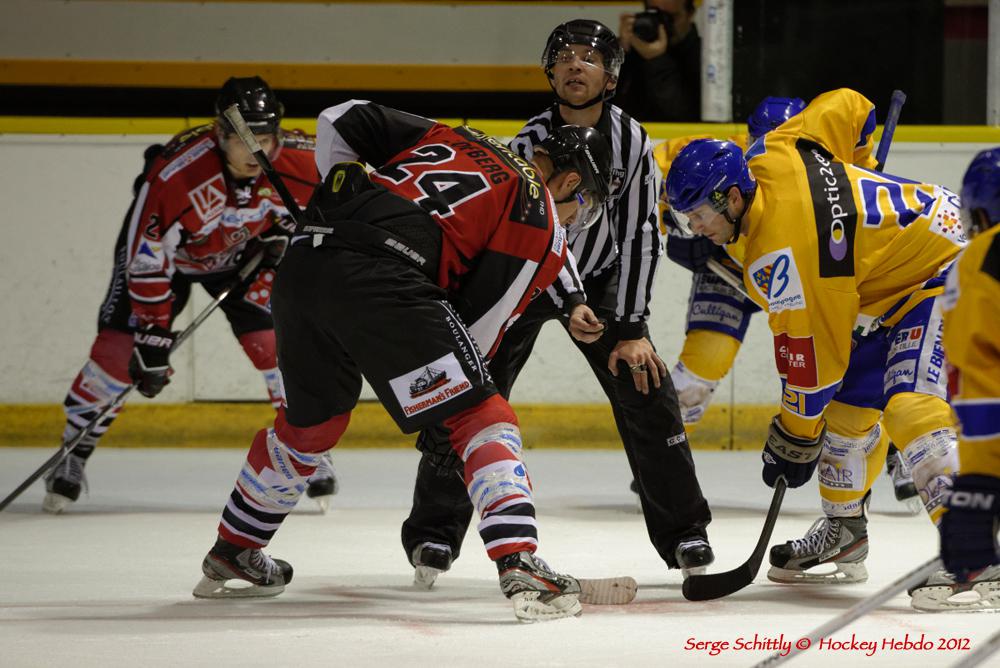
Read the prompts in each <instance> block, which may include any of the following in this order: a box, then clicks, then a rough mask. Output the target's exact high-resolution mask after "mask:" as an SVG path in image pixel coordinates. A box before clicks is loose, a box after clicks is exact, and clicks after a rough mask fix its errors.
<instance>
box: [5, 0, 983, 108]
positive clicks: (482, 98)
mask: <svg viewBox="0 0 1000 668" xmlns="http://www.w3.org/2000/svg"><path fill="white" fill-rule="evenodd" d="M734 12H735V16H734V35H733V37H734V45H733V47H734V49H733V52H734V56H735V63H734V76H733V118H734V120H736V121H737V122H739V121H742V120H743V119H745V118H746V117H747V115H748V114H749V113H750V111H751V110H752V109H753V107H754V106H755V105H756V104H757V102H759V101H760V100H761V99H762V98H763V97H765V96H767V95H781V96H795V97H801V98H804V99H805V100H807V101H808V100H809V99H811V98H812V97H814V96H815V95H816V94H818V93H821V92H823V91H826V90H830V89H833V88H839V87H842V86H848V87H851V88H855V89H857V90H859V91H860V92H861V93H863V94H864V95H865V96H867V97H868V98H869V99H871V100H872V101H873V102H874V103H875V104H876V107H877V109H878V110H879V114H878V120H879V122H882V121H883V120H884V116H883V114H884V110H885V108H886V107H887V106H888V101H889V98H890V95H891V93H892V91H893V89H896V88H899V89H901V90H903V91H904V92H905V93H906V94H907V103H906V107H905V108H904V110H903V115H902V117H901V122H902V123H904V124H940V123H944V124H982V123H984V122H985V118H986V59H987V50H986V32H987V26H988V14H987V6H986V3H985V1H984V2H981V3H979V4H976V5H972V6H970V5H968V4H962V5H952V4H951V2H946V1H945V0H808V1H802V0H739V2H736V3H735V10H734ZM278 94H279V96H280V98H281V100H282V101H283V102H284V104H285V108H286V114H287V115H288V116H292V117H310V116H315V115H316V114H317V113H318V111H319V110H321V109H324V108H326V107H328V106H330V105H332V104H336V103H338V102H340V101H343V100H347V99H351V98H362V99H368V100H372V101H376V102H379V103H382V104H387V105H390V106H394V107H398V108H402V109H406V110H407V111H411V112H414V113H418V114H421V115H425V116H430V117H435V118H511V119H524V118H528V117H530V116H531V115H533V114H535V113H537V112H538V110H539V109H540V108H542V107H544V106H546V105H547V104H549V103H550V101H551V96H550V95H549V94H547V93H544V92H541V93H536V92H532V93H480V92H460V91H456V92H431V93H428V92H426V91H420V90H415V91H343V90H311V91H309V90H305V91H304V90H281V89H278ZM0 99H2V100H3V106H2V112H0V113H3V114H6V115H21V116H31V115H39V116H119V117H152V116H167V117H172V116H210V115H212V112H213V105H214V100H215V90H210V89H194V88H192V89H176V88H114V87H72V86H62V87H56V86H0Z"/></svg>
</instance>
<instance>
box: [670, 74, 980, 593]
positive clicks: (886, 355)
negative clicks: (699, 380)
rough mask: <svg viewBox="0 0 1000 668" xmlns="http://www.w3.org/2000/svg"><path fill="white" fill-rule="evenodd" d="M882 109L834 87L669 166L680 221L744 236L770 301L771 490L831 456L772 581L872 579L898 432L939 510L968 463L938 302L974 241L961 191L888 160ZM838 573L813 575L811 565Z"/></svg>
mask: <svg viewBox="0 0 1000 668" xmlns="http://www.w3.org/2000/svg"><path fill="white" fill-rule="evenodd" d="M874 111H875V110H874V105H872V103H871V102H870V101H868V100H867V99H866V98H865V97H864V96H862V95H861V94H859V93H857V92H855V91H852V90H847V89H841V90H836V91H832V92H829V93H825V94H823V95H820V96H819V97H817V98H816V99H815V100H813V101H812V102H811V103H810V104H809V105H808V106H807V107H806V109H805V110H803V111H802V113H800V114H798V115H797V116H795V117H793V118H791V119H789V120H788V121H787V122H786V123H784V124H782V125H781V126H780V127H778V128H777V129H775V130H773V131H772V132H770V133H768V134H767V135H765V137H764V139H763V140H762V141H758V142H756V143H755V144H753V145H752V146H751V147H750V149H749V150H748V151H747V153H746V155H745V156H744V153H743V151H742V150H740V148H739V147H738V146H736V145H735V144H732V143H731V142H721V141H716V140H699V141H695V142H692V143H691V144H690V145H688V146H687V147H686V148H685V149H684V150H682V151H681V153H680V154H679V155H678V156H677V158H676V159H675V161H674V164H673V165H672V166H671V169H670V172H669V174H668V176H667V196H668V199H669V203H670V206H671V209H672V210H673V215H674V217H675V219H677V220H678V221H679V223H680V224H682V225H688V226H690V229H691V231H692V232H693V233H695V234H701V235H703V236H706V237H708V238H710V239H711V240H712V241H713V242H714V243H716V244H718V245H723V244H727V243H732V242H734V241H736V240H737V239H740V238H741V237H745V242H744V243H745V244H746V251H745V257H744V270H743V281H744V284H745V286H746V288H747V290H748V292H749V294H750V296H751V298H752V299H753V300H754V302H755V303H757V304H758V305H759V306H760V307H761V308H763V309H764V310H766V311H767V312H768V323H769V325H770V327H771V330H772V333H773V335H774V350H775V363H776V365H777V368H778V372H779V375H780V376H781V384H782V402H781V409H780V412H779V414H778V415H776V416H775V417H774V419H773V420H772V422H771V425H770V429H769V434H768V438H767V441H766V443H765V445H764V451H763V454H762V459H763V462H764V467H763V478H764V481H765V482H766V483H767V484H768V485H769V486H772V487H773V486H774V485H776V484H777V482H778V480H779V478H784V479H785V481H786V482H787V484H788V486H789V487H799V486H801V485H803V484H804V483H805V482H807V481H808V480H809V479H810V478H811V477H812V474H813V472H814V471H815V470H816V468H817V466H818V467H819V471H820V472H819V482H820V491H821V495H822V498H823V510H824V513H825V517H823V518H821V519H820V520H819V521H817V522H816V523H815V524H814V525H813V527H812V528H811V529H810V530H809V531H808V532H807V534H806V536H805V537H804V538H802V539H798V540H793V541H789V542H787V543H785V544H784V545H778V546H775V547H774V548H772V550H771V565H772V568H771V571H770V573H769V574H768V575H769V577H770V578H771V579H774V580H777V581H780V582H816V581H824V582H860V581H864V580H865V579H867V570H866V569H865V566H864V560H865V558H866V556H867V551H868V534H867V519H866V516H865V512H866V500H867V497H868V492H869V490H870V488H871V485H872V483H873V482H874V479H875V477H876V476H877V475H878V473H879V472H880V471H881V468H882V462H883V461H884V458H885V453H886V448H887V447H888V437H887V435H886V434H885V433H883V430H882V429H881V427H880V425H879V420H880V418H882V416H883V411H884V412H885V416H884V425H885V431H887V432H888V433H889V435H891V437H892V440H893V441H894V442H895V443H897V444H898V445H899V446H900V450H901V451H902V452H903V455H904V457H905V459H906V460H907V461H908V463H909V464H910V465H911V469H912V472H913V477H914V481H915V483H916V486H917V489H918V490H919V493H920V496H921V499H922V501H923V503H924V506H925V508H926V509H927V512H928V514H929V515H930V517H931V519H932V520H934V521H935V522H937V521H938V519H939V518H940V515H941V513H942V511H943V506H942V502H943V492H945V491H946V490H947V489H948V487H949V485H950V479H951V478H950V476H951V474H952V473H953V472H954V471H955V470H956V469H957V455H956V452H955V435H954V430H953V428H952V419H951V414H950V409H949V407H948V404H947V402H946V400H945V397H946V389H945V377H944V356H943V352H942V348H941V318H940V314H939V312H938V311H936V310H935V308H934V306H935V302H936V301H937V299H938V298H939V296H940V294H941V292H942V291H943V284H944V278H945V275H946V273H947V270H948V268H949V267H950V265H951V263H952V261H953V260H954V258H955V256H956V255H957V254H958V252H959V251H960V250H961V248H962V246H963V245H964V244H965V235H964V232H963V230H962V226H961V223H960V222H959V206H958V197H957V196H956V195H955V194H954V193H951V192H949V191H947V190H946V189H944V188H941V187H939V186H935V185H930V184H922V183H918V182H914V181H911V180H909V179H903V178H900V177H896V176H890V175H887V174H882V173H879V172H876V171H874V170H873V169H872V168H873V167H874V166H875V160H874V159H873V157H872V155H871V150H872V138H871V135H872V132H873V131H874V129H875V114H874ZM820 564H833V565H834V566H836V571H835V572H832V573H824V574H815V573H811V572H807V571H808V570H809V569H810V568H812V567H813V566H817V565H820Z"/></svg>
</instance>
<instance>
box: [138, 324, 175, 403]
mask: <svg viewBox="0 0 1000 668" xmlns="http://www.w3.org/2000/svg"><path fill="white" fill-rule="evenodd" d="M173 345H174V334H173V332H170V331H169V330H166V329H164V328H163V327H160V326H158V325H150V326H149V327H147V328H146V329H142V330H138V331H136V333H135V337H134V346H133V348H132V359H131V360H129V363H128V375H129V376H130V377H131V378H132V381H133V382H134V383H135V384H136V389H137V390H139V393H140V394H141V395H142V396H144V397H150V398H152V397H155V396H156V395H157V394H159V393H160V391H161V390H163V388H164V387H166V386H167V384H169V383H170V375H171V374H172V373H173V372H174V370H173V369H171V368H170V348H171V347H172V346H173Z"/></svg>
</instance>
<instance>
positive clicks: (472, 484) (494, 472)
mask: <svg viewBox="0 0 1000 668" xmlns="http://www.w3.org/2000/svg"><path fill="white" fill-rule="evenodd" d="M466 481H467V485H468V489H469V498H470V499H471V500H472V503H473V505H474V506H475V507H476V510H477V511H479V515H480V517H482V518H484V519H485V518H486V517H488V516H489V515H491V514H495V513H498V512H500V511H503V510H504V509H506V508H509V507H511V506H516V505H520V504H529V505H530V504H531V503H532V496H531V482H530V481H529V480H528V472H527V471H525V470H524V464H523V463H522V462H521V461H520V460H518V459H501V460H499V461H495V462H492V463H490V464H487V465H485V466H480V467H478V468H476V469H475V470H473V471H469V469H468V467H466Z"/></svg>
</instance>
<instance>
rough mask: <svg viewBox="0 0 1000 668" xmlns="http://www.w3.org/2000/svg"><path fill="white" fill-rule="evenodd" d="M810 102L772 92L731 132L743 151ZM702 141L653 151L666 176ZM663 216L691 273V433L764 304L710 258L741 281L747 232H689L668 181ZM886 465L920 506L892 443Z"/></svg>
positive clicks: (671, 252) (681, 372)
mask: <svg viewBox="0 0 1000 668" xmlns="http://www.w3.org/2000/svg"><path fill="white" fill-rule="evenodd" d="M805 106H806V103H805V102H804V101H802V100H801V99H800V98H797V97H794V98H793V97H766V98H764V99H763V100H762V101H761V102H760V103H759V104H758V105H757V106H756V107H755V108H754V110H753V112H752V113H751V114H750V116H749V117H748V118H747V133H746V134H742V135H736V136H731V137H730V138H729V141H731V142H733V143H734V144H736V145H738V146H739V147H740V148H741V149H742V150H743V151H744V153H745V152H746V150H747V148H748V147H749V146H750V145H751V144H753V143H754V142H756V141H758V140H760V139H762V138H763V136H764V135H765V134H767V133H768V132H770V131H771V130H773V129H775V128H777V127H778V126H779V125H781V124H782V123H784V122H785V121H787V120H788V119H789V118H791V117H793V116H795V115H796V114H798V113H799V112H801V111H802V110H803V109H804V108H805ZM696 139H711V137H710V136H708V135H693V136H688V137H677V138H674V139H668V140H667V141H665V142H663V143H661V144H659V145H658V146H657V147H656V149H655V150H654V152H653V156H654V157H655V158H656V162H657V164H658V165H659V167H660V171H661V172H662V173H663V174H667V173H668V172H669V171H670V165H671V163H672V162H673V160H674V158H675V157H677V154H678V153H680V151H681V150H682V149H683V148H684V147H685V146H687V145H688V144H690V143H691V142H692V141H694V140H696ZM660 220H661V227H662V228H663V231H664V234H665V235H666V238H667V244H666V248H667V257H669V258H670V259H671V260H672V261H673V262H675V263H676V264H679V265H681V266H683V267H685V268H687V269H690V270H691V272H692V283H691V295H690V297H689V299H688V312H687V318H686V321H685V337H684V344H683V347H682V349H681V353H680V357H679V360H678V362H677V364H676V365H675V366H674V368H673V369H672V370H671V372H670V377H671V380H672V381H673V383H674V387H675V388H676V389H677V397H678V400H679V403H680V408H681V415H682V417H683V419H684V426H685V427H686V428H687V430H688V433H689V434H690V433H691V431H692V430H693V429H694V428H695V427H696V425H697V424H698V422H699V421H700V420H701V418H702V417H703V416H704V414H705V411H706V410H707V409H708V406H709V404H710V403H711V401H712V395H713V393H714V392H715V388H716V387H717V386H718V384H719V382H720V381H721V380H722V378H723V377H724V376H725V375H726V374H727V373H728V372H729V370H730V369H731V368H732V366H733V363H734V362H735V360H736V354H737V352H739V349H740V347H741V345H742V343H743V339H744V337H745V336H746V332H747V328H748V326H749V324H750V316H751V315H753V314H754V313H756V312H758V311H759V310H760V309H759V308H758V307H757V306H756V305H755V304H754V303H753V301H751V300H750V299H749V298H748V297H747V296H746V294H745V293H744V292H742V291H740V290H738V289H736V288H734V287H733V286H732V285H730V284H729V283H728V282H727V281H726V280H724V278H722V277H720V276H718V275H716V274H715V273H713V272H712V271H710V270H709V269H708V266H707V261H708V259H709V258H714V259H716V260H717V261H718V262H719V264H720V265H721V266H722V267H723V268H725V269H726V270H728V271H729V272H730V273H731V274H732V276H733V278H735V279H736V280H739V281H740V282H742V274H743V255H744V252H745V246H746V237H745V236H741V237H739V238H738V239H737V240H736V241H735V242H733V243H731V244H727V245H725V246H716V245H715V244H713V243H712V241H711V240H710V239H708V238H706V237H702V236H693V235H690V234H685V233H684V232H683V231H681V230H680V229H678V227H677V225H676V224H673V222H672V219H671V217H670V213H669V205H668V202H667V197H666V181H665V180H664V182H663V184H662V186H661V188H660ZM886 468H887V469H888V471H889V478H890V481H891V483H892V485H893V492H894V493H895V496H896V499H897V500H898V501H900V502H902V503H905V504H906V506H907V508H908V509H909V510H910V511H911V512H912V513H914V514H916V513H918V512H921V511H922V504H921V503H920V499H919V496H918V494H917V490H916V486H915V485H914V484H913V478H912V477H911V476H910V473H909V467H908V465H907V464H906V462H905V461H904V460H903V459H902V456H901V455H900V454H899V452H898V451H897V450H896V448H895V447H893V446H892V444H890V445H889V452H888V454H887V456H886Z"/></svg>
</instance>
